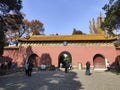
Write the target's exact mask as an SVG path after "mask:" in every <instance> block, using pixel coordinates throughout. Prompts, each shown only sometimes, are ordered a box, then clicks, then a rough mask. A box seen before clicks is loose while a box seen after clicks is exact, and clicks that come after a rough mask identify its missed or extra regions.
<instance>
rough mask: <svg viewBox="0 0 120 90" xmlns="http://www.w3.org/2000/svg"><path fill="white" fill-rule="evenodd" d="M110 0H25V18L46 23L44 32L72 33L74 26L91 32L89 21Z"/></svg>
mask: <svg viewBox="0 0 120 90" xmlns="http://www.w3.org/2000/svg"><path fill="white" fill-rule="evenodd" d="M106 3H108V0H23V9H22V12H24V13H25V14H26V16H25V19H28V20H29V21H31V20H35V19H37V20H39V21H41V22H42V23H43V24H44V28H45V32H44V34H46V35H49V34H56V33H58V34H59V35H62V34H63V35H70V34H72V32H73V28H76V29H78V30H81V31H82V32H83V33H87V34H88V33H89V21H90V20H92V18H95V19H96V18H97V17H98V16H99V15H100V12H102V14H103V16H104V13H105V12H104V11H103V10H102V7H103V6H104V4H106Z"/></svg>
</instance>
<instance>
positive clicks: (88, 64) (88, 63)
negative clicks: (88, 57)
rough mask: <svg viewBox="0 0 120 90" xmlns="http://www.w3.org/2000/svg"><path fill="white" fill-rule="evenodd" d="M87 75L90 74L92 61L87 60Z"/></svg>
mask: <svg viewBox="0 0 120 90" xmlns="http://www.w3.org/2000/svg"><path fill="white" fill-rule="evenodd" d="M85 74H86V75H90V62H89V61H87V62H86V72H85Z"/></svg>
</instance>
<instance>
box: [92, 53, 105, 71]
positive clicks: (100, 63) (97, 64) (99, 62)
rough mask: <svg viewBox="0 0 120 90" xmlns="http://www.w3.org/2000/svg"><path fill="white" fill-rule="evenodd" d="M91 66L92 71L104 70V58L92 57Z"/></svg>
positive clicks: (99, 55)
mask: <svg viewBox="0 0 120 90" xmlns="http://www.w3.org/2000/svg"><path fill="white" fill-rule="evenodd" d="M93 65H94V69H105V68H106V65H105V57H104V56H103V55H101V54H96V55H95V56H94V57H93Z"/></svg>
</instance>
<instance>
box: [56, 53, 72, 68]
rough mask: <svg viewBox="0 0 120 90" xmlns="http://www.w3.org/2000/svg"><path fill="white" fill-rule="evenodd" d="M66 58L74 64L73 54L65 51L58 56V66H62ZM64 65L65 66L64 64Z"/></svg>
mask: <svg viewBox="0 0 120 90" xmlns="http://www.w3.org/2000/svg"><path fill="white" fill-rule="evenodd" d="M64 60H67V61H68V62H69V63H71V64H72V56H71V54H70V53H69V52H68V51H63V52H61V53H60V54H59V57H58V67H61V64H62V62H63V61H64ZM62 67H63V66H62Z"/></svg>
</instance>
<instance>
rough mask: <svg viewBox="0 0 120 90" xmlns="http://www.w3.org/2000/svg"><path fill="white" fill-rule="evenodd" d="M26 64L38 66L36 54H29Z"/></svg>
mask: <svg viewBox="0 0 120 90" xmlns="http://www.w3.org/2000/svg"><path fill="white" fill-rule="evenodd" d="M28 62H32V63H33V64H34V66H38V65H39V57H38V55H37V54H31V55H30V56H29V57H28Z"/></svg>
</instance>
